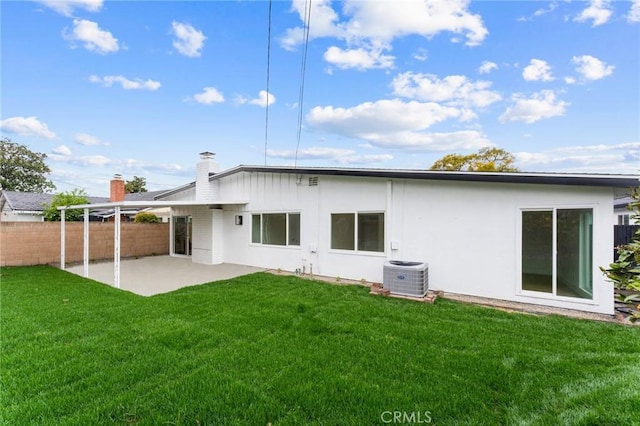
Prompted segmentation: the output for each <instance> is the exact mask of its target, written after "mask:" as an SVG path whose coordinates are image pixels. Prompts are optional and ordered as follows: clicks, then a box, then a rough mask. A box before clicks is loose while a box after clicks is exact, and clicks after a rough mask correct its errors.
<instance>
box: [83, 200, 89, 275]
mask: <svg viewBox="0 0 640 426" xmlns="http://www.w3.org/2000/svg"><path fill="white" fill-rule="evenodd" d="M83 222H84V252H83V255H82V257H83V261H84V276H85V277H86V278H89V209H84V219H83Z"/></svg>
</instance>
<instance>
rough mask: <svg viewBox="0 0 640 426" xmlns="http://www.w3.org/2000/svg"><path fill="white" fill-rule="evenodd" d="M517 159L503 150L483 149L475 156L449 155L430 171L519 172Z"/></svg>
mask: <svg viewBox="0 0 640 426" xmlns="http://www.w3.org/2000/svg"><path fill="white" fill-rule="evenodd" d="M514 160H515V157H514V155H513V154H511V153H510V152H507V151H505V150H504V149H501V148H488V147H487V148H482V149H481V150H480V151H478V152H477V153H474V154H468V155H460V154H448V155H445V156H444V157H442V158H441V159H439V160H437V161H436V162H435V163H433V165H432V166H431V168H430V170H444V171H466V172H519V171H520V170H518V168H517V167H515V166H514V165H513V161H514Z"/></svg>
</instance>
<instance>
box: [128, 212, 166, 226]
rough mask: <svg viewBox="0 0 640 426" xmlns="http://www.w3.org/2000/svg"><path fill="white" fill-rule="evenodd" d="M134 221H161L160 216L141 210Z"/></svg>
mask: <svg viewBox="0 0 640 426" xmlns="http://www.w3.org/2000/svg"><path fill="white" fill-rule="evenodd" d="M133 221H134V222H135V223H160V218H159V217H158V216H156V215H155V214H153V213H149V212H139V213H137V214H136V217H135V219H133Z"/></svg>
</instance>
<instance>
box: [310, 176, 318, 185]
mask: <svg viewBox="0 0 640 426" xmlns="http://www.w3.org/2000/svg"><path fill="white" fill-rule="evenodd" d="M309 186H318V176H313V177H310V178H309Z"/></svg>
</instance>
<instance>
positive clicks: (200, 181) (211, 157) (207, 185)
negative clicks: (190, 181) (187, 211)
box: [196, 151, 220, 201]
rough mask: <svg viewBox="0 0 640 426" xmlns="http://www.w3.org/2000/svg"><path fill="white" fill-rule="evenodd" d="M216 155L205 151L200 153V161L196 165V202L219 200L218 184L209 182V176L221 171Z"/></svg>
mask: <svg viewBox="0 0 640 426" xmlns="http://www.w3.org/2000/svg"><path fill="white" fill-rule="evenodd" d="M215 157H216V154H214V153H213V152H209V151H205V152H201V153H200V161H198V163H197V164H196V201H208V200H214V199H216V198H217V195H218V194H217V192H218V191H217V190H216V189H217V184H216V183H213V182H209V176H211V175H214V174H216V173H218V172H219V171H220V165H219V164H218V163H217V162H216V161H215Z"/></svg>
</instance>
